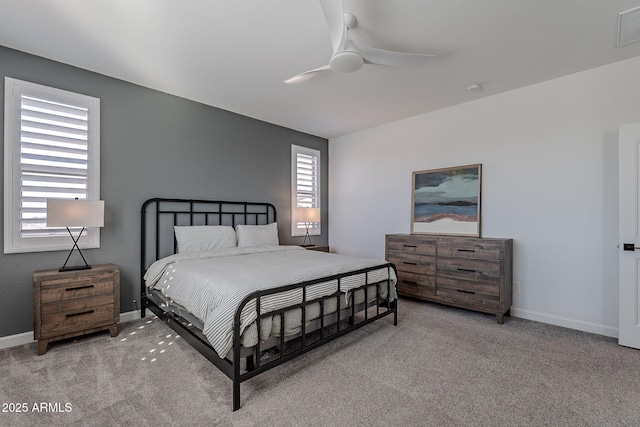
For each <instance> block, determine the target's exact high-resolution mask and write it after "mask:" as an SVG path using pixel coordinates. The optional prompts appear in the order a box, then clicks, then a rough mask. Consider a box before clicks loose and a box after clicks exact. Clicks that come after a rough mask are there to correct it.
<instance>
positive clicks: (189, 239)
mask: <svg viewBox="0 0 640 427" xmlns="http://www.w3.org/2000/svg"><path fill="white" fill-rule="evenodd" d="M173 229H174V231H175V233H176V240H177V241H178V253H181V252H194V251H209V250H212V249H222V248H234V247H235V246H236V231H235V230H234V229H233V227H231V226H229V225H191V226H177V225H176V226H175V227H173Z"/></svg>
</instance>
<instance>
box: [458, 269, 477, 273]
mask: <svg viewBox="0 0 640 427" xmlns="http://www.w3.org/2000/svg"><path fill="white" fill-rule="evenodd" d="M458 271H464V272H466V273H475V272H476V271H475V270H469V269H468V268H459V269H458Z"/></svg>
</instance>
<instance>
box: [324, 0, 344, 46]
mask: <svg viewBox="0 0 640 427" xmlns="http://www.w3.org/2000/svg"><path fill="white" fill-rule="evenodd" d="M320 6H322V12H323V13H324V18H325V19H326V21H327V26H328V27H329V36H330V37H331V46H333V51H334V53H335V52H337V51H338V50H339V49H340V47H341V46H342V44H343V42H344V38H345V25H344V9H343V7H342V0H320Z"/></svg>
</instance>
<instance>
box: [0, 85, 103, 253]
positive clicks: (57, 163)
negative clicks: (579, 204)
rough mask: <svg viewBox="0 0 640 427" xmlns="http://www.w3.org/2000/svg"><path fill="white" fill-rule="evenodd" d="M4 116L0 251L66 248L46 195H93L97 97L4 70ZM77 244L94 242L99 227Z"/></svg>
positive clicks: (96, 173) (96, 184) (96, 178)
mask: <svg viewBox="0 0 640 427" xmlns="http://www.w3.org/2000/svg"><path fill="white" fill-rule="evenodd" d="M4 119H5V123H4V253H17V252H36V251H45V250H60V249H67V250H68V249H69V246H70V244H71V242H70V237H69V234H68V232H67V230H66V229H65V228H62V229H61V228H48V227H46V220H47V209H46V208H47V203H46V202H47V198H65V199H74V198H78V199H80V200H83V199H86V200H98V199H99V196H100V185H99V184H100V183H99V177H100V158H99V156H100V129H99V127H100V100H99V99H97V98H93V97H89V96H85V95H79V94H76V93H72V92H67V91H63V90H59V89H54V88H49V87H46V86H41V85H37V84H34V83H29V82H24V81H20V80H16V79H12V78H9V77H5V118H4ZM72 231H73V230H72ZM79 231H80V229H78V230H76V231H75V232H74V235H77V232H79ZM79 244H80V246H81V247H82V248H96V247H99V246H100V234H99V230H98V229H97V228H96V229H89V230H87V231H86V232H85V233H83V235H82V237H81V238H80V241H79Z"/></svg>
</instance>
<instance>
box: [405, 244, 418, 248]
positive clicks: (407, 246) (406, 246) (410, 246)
mask: <svg viewBox="0 0 640 427" xmlns="http://www.w3.org/2000/svg"><path fill="white" fill-rule="evenodd" d="M402 246H404V247H405V248H417V247H418V245H402Z"/></svg>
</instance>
